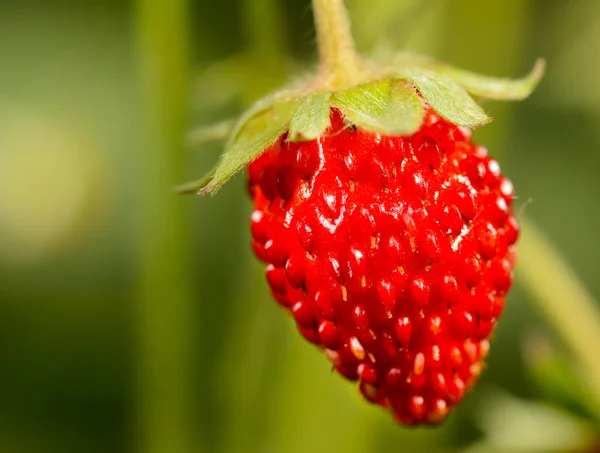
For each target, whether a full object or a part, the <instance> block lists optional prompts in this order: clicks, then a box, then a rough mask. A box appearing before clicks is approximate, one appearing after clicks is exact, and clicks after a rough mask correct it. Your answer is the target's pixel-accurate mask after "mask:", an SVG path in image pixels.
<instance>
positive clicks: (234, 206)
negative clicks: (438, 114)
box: [0, 0, 600, 453]
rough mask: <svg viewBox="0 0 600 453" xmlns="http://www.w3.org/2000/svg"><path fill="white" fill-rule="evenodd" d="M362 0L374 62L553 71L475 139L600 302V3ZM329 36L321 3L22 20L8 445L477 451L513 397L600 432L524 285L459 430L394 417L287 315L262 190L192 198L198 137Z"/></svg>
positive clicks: (108, 2) (6, 310) (141, 7)
mask: <svg viewBox="0 0 600 453" xmlns="http://www.w3.org/2000/svg"><path fill="white" fill-rule="evenodd" d="M347 4H348V6H349V8H350V13H351V17H352V19H353V22H354V32H355V36H356V38H357V43H358V46H359V49H360V50H361V51H363V52H371V51H375V52H377V53H379V54H382V55H386V54H388V53H389V52H390V51H391V50H392V49H406V50H411V51H417V52H425V53H428V54H430V55H433V56H435V57H438V58H440V59H443V60H446V61H448V62H450V63H452V64H455V65H457V66H460V67H464V68H468V69H471V70H475V71H478V72H483V73H486V74H490V75H497V76H517V75H522V74H525V73H526V72H527V71H528V70H529V69H530V67H531V66H532V64H533V61H534V60H535V58H536V57H538V56H543V57H545V58H546V59H547V62H548V70H547V75H546V77H545V79H544V80H543V81H542V84H541V85H540V87H539V89H538V90H537V91H536V92H535V93H534V94H533V95H532V97H531V98H530V99H529V100H527V101H526V102H524V103H522V104H510V105H508V104H501V103H498V102H486V103H485V104H484V107H485V109H486V110H487V111H489V112H490V113H491V114H492V116H494V117H495V121H494V123H492V124H491V125H489V126H487V127H486V128H485V129H484V130H480V131H477V132H476V133H475V139H476V140H477V141H479V142H482V143H485V144H486V146H487V147H488V149H489V150H490V153H491V154H493V155H494V156H496V157H497V158H498V160H499V161H500V163H501V165H502V168H503V171H504V172H505V173H506V174H508V175H509V176H510V177H511V179H512V180H513V182H514V184H515V187H516V191H517V195H518V197H519V199H518V200H517V202H516V209H517V210H518V212H519V213H522V212H525V213H526V214H527V215H528V216H529V218H530V219H532V220H534V221H536V223H537V225H538V226H539V227H540V228H541V229H542V230H543V231H544V232H545V233H546V234H547V236H548V237H549V238H550V239H551V240H552V242H553V243H554V244H555V246H556V247H557V248H558V249H559V250H560V252H561V253H562V255H563V256H564V257H565V259H566V260H567V262H569V263H570V265H571V266H572V267H573V269H574V270H575V271H576V272H577V274H578V275H579V276H580V277H581V279H582V280H583V281H584V282H585V284H586V285H587V287H588V289H589V290H590V291H591V293H592V294H594V295H598V294H600V279H598V278H597V272H598V269H599V268H600V241H599V240H598V222H599V221H600V205H599V204H598V195H600V178H599V176H600V170H599V165H600V153H599V152H598V151H599V147H600V128H599V127H598V124H599V121H600V85H598V82H597V81H598V80H600V62H599V60H598V58H597V55H598V54H600V2H595V1H592V0H578V1H575V0H572V1H567V0H505V1H501V2H500V1H498V2H481V1H478V0H428V1H426V0H421V1H419V0H396V1H390V0H377V1H369V0H352V1H348V2H347ZM314 44H315V35H314V31H313V28H312V13H311V9H310V6H309V2H308V0H279V1H277V0H220V1H218V2H212V1H211V2H209V1H206V0H201V1H196V2H190V3H189V4H186V3H185V2H184V1H183V0H177V1H175V0H171V1H169V0H163V1H162V2H161V1H152V0H139V1H138V2H137V3H136V2H134V3H129V2H121V1H116V0H104V1H87V2H68V1H66V0H63V1H53V2H47V1H43V0H37V1H36V0H23V1H19V2H17V1H12V2H10V1H9V2H3V3H2V4H1V5H0V451H1V452H7V453H34V452H35V453H37V452H40V453H42V452H43V453H51V452H57V453H58V452H60V453H66V452H83V451H85V452H90V453H92V452H115V453H118V452H129V451H140V452H157V453H158V452H165V453H171V452H172V453H184V452H185V453H187V452H190V453H191V452H227V453H229V452H234V453H235V452H273V453H280V452H286V453H287V452H311V453H313V452H314V453H318V452H344V453H358V452H413V451H423V452H429V451H440V450H441V451H460V450H461V449H463V448H466V447H468V446H472V445H473V444H478V445H482V444H481V442H488V440H489V438H493V436H494V433H490V432H489V430H488V429H487V428H489V424H490V423H489V420H488V421H486V420H487V419H486V417H485V413H489V412H490V410H491V409H490V410H488V408H489V407H492V406H488V405H487V402H488V401H495V400H497V399H498V398H500V399H502V398H505V399H506V398H509V399H511V401H513V402H514V403H515V404H517V405H519V404H528V402H530V401H532V400H536V401H544V400H545V401H546V403H548V407H551V406H553V407H559V408H560V410H561V411H568V412H569V414H570V415H568V416H567V417H569V419H570V420H571V419H572V418H573V417H578V418H577V420H578V423H579V420H581V423H582V424H584V425H585V424H587V423H588V422H589V421H590V420H591V418H590V417H589V416H588V415H587V412H586V408H585V407H583V406H585V404H583V403H581V399H582V398H581V397H580V396H579V395H580V394H579V393H578V392H579V390H578V389H574V388H573V387H574V386H575V387H577V384H567V385H566V387H567V390H568V389H571V390H573V392H574V393H577V395H576V396H575V397H572V396H571V397H569V395H566V396H565V395H564V393H565V392H562V393H561V391H557V390H556V389H557V388H559V387H560V386H558V385H554V384H552V383H551V384H549V385H547V386H546V387H548V388H545V386H544V385H543V384H541V383H540V378H539V376H537V377H536V369H535V368H536V367H535V366H530V365H531V363H532V361H533V362H535V363H537V362H536V360H535V359H536V357H537V358H539V357H540V356H541V357H542V358H543V357H545V356H544V354H545V353H547V349H548V348H551V346H549V345H551V344H557V343H555V342H554V341H553V335H552V329H551V328H550V327H549V326H548V325H547V324H546V323H545V321H544V319H543V318H542V317H541V316H540V315H539V314H538V312H537V311H536V308H535V304H534V303H533V302H534V301H533V300H532V299H531V298H530V297H529V296H528V295H527V293H526V292H525V291H524V290H523V282H522V281H521V280H520V274H519V273H518V272H517V280H516V282H517V283H516V287H515V289H514V290H513V292H512V294H511V296H510V297H509V301H508V304H507V308H506V312H505V315H504V317H503V318H502V320H501V322H500V324H499V327H498V329H497V331H496V335H495V339H494V341H493V344H492V349H491V353H490V357H489V367H488V369H487V370H486V371H485V373H484V374H483V376H482V379H481V381H480V384H479V385H478V386H476V387H475V389H474V390H473V391H472V392H471V393H470V395H469V396H468V397H467V398H466V400H465V401H464V403H462V405H461V406H460V407H459V408H458V409H457V410H456V411H455V413H454V414H453V415H452V416H451V418H450V419H449V421H448V422H447V423H446V424H445V425H443V426H442V427H439V428H434V429H431V428H427V429H416V430H415V429H405V428H403V427H400V426H398V425H396V424H394V423H393V422H392V420H391V417H390V416H389V414H387V413H385V412H383V411H381V410H380V409H378V408H376V407H373V406H369V405H368V404H367V403H366V402H364V401H363V399H362V398H361V397H360V395H359V393H358V391H357V389H356V388H355V387H354V386H353V385H351V384H349V383H346V382H345V381H343V380H342V379H340V378H339V377H338V376H336V375H334V374H332V373H330V372H329V365H328V362H327V361H326V359H325V358H324V357H323V354H322V353H320V352H319V351H317V350H315V349H314V348H313V347H312V346H310V345H308V344H306V343H305V342H304V341H303V340H301V339H300V336H299V335H298V334H297V333H296V330H295V328H294V325H293V322H292V320H291V319H289V318H288V317H287V316H285V314H284V313H283V312H282V311H281V310H280V309H279V308H278V307H277V306H276V304H275V303H273V301H272V300H271V298H270V295H269V293H268V289H267V285H266V283H265V281H264V278H263V270H262V267H261V265H260V264H259V263H257V262H256V260H255V259H254V258H253V256H252V255H251V251H250V247H249V232H248V228H247V226H248V215H249V213H250V209H251V207H250V203H249V200H248V198H247V195H246V193H245V185H244V177H243V176H239V177H237V178H235V179H234V180H232V181H231V182H230V183H229V184H227V185H226V186H225V187H224V188H223V189H222V190H221V191H220V193H219V194H218V196H217V197H214V198H206V199H197V198H194V197H189V198H178V197H176V196H175V195H173V194H172V192H171V190H170V188H171V187H172V186H173V185H175V184H177V183H181V182H184V181H186V180H189V179H194V178H197V177H199V176H201V174H202V173H203V172H204V171H205V170H207V169H208V168H209V166H210V165H211V164H212V163H213V162H214V161H215V160H216V159H217V157H218V155H219V152H220V149H219V146H217V145H214V146H209V147H206V148H204V149H202V150H195V151H190V150H185V149H184V147H183V142H184V134H185V131H187V130H191V129H192V128H193V127H194V126H196V125H200V124H210V123H213V122H217V121H220V120H223V119H226V118H228V117H230V116H232V115H235V114H237V113H239V112H240V110H241V109H242V108H243V107H244V106H245V105H247V104H248V103H249V102H250V101H251V100H253V99H255V98H256V97H257V96H259V95H261V94H263V93H264V92H265V91H267V90H269V89H272V88H274V87H276V86H277V85H278V84H279V83H280V82H282V81H285V80H286V78H287V77H288V76H294V75H297V74H299V73H301V72H303V71H305V70H306V68H307V67H310V65H311V64H313V63H314V61H315V51H314V47H315V46H314ZM569 304H570V300H564V305H565V306H568V305H569ZM549 342H550V343H549ZM558 349H559V350H560V349H561V348H560V345H559V346H558ZM552 351H554V349H552ZM598 355H599V357H600V353H599V354H598ZM599 360H600V359H599ZM532 368H533V369H532ZM567 368H568V367H567ZM550 374H552V373H550ZM558 374H560V372H559V373H558ZM552 375H553V376H554V374H552ZM551 380H552V379H550V381H551ZM541 381H544V378H542V379H541ZM567 393H568V391H567ZM498 395H503V396H500V397H499V396H498ZM508 395H512V396H508ZM494 398H495V399H494ZM512 398H519V399H518V400H517V399H514V400H512ZM546 403H544V404H546ZM490 404H491V403H490ZM494 407H495V406H494ZM511 407H512V406H511ZM544 407H546V405H545V406H544ZM521 409H523V408H521ZM523 410H525V414H527V413H529V414H530V415H531V414H532V412H528V410H527V409H523ZM511 411H512V412H511ZM511 411H509V412H507V413H505V414H504V419H510V418H513V419H515V420H519V417H520V416H522V414H521V412H519V409H514V411H513V410H512V409H511ZM488 415H489V414H488ZM500 418H501V419H502V416H501V417H500ZM565 423H566V422H565ZM589 423H591V422H589ZM492 424H494V423H492ZM525 424H526V421H523V425H522V426H529V425H525ZM496 425H497V423H496ZM558 425H561V426H563V427H564V424H563V423H562V422H558ZM594 426H595V427H596V428H594ZM597 427H598V424H597V423H596V424H595V425H593V424H592V425H591V427H587V425H586V429H587V431H586V430H584V431H582V433H581V435H579V434H577V435H574V439H575V440H576V441H581V442H582V443H585V444H586V445H587V444H588V443H589V442H588V441H587V440H586V439H587V438H586V439H584V437H585V436H587V435H590V436H591V437H592V438H593V437H594V434H593V433H598V428H597ZM546 429H547V430H548V431H546V432H545V435H546V437H552V435H553V434H552V433H553V431H552V428H546ZM557 429H558V428H557ZM492 431H493V430H492ZM526 431H527V432H526V433H525V434H522V435H523V436H524V437H528V436H529V437H530V438H535V433H532V432H533V431H535V429H534V428H531V429H527V430H526ZM557 432H558V431H557ZM589 433H592V434H589ZM498 435H500V434H498ZM511 436H512V435H511ZM515 436H516V434H515ZM517 437H518V436H517ZM542 437H543V436H542ZM572 437H573V436H572ZM597 438H598V439H600V435H598V436H597ZM584 440H585V442H584ZM531 442H532V443H531V445H530V447H528V448H529V449H525V450H523V451H537V450H535V448H538V447H539V445H537V444H536V442H535V441H534V440H533V441H531ZM590 442H591V443H593V440H592V441H590ZM482 448H484V450H481V451H493V450H485V447H482ZM490 448H491V447H490ZM511 448H512V447H511ZM515 448H516V447H515ZM572 448H573V450H572V451H583V450H575V448H582V449H583V447H579V446H578V447H572ZM586 448H587V447H586ZM478 451H479V450H478ZM502 451H517V450H511V449H510V448H509V449H508V450H502Z"/></svg>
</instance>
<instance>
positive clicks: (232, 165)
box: [198, 98, 298, 195]
mask: <svg viewBox="0 0 600 453" xmlns="http://www.w3.org/2000/svg"><path fill="white" fill-rule="evenodd" d="M277 99H278V98H275V99H274V100H273V99H272V98H269V99H267V100H265V101H263V102H261V101H259V103H258V104H256V105H255V106H254V107H253V108H251V109H250V110H249V111H247V112H246V113H245V114H244V115H243V116H242V119H241V120H240V122H239V123H238V126H237V127H236V130H235V131H234V133H233V135H232V137H231V140H230V142H229V144H228V145H227V148H226V149H225V153H223V156H222V157H221V160H220V162H219V164H218V165H217V167H216V169H215V173H214V176H213V177H212V179H210V182H209V183H208V184H207V185H206V186H205V187H203V188H201V189H200V191H199V192H198V195H206V194H207V193H214V192H216V191H217V190H219V188H221V186H222V185H223V184H225V182H227V181H228V180H229V178H231V177H232V176H233V175H234V174H236V173H237V172H238V171H240V170H241V169H242V168H244V167H245V166H246V165H248V164H249V163H250V162H251V161H252V160H254V159H255V158H256V157H258V156H259V155H260V154H261V153H262V152H263V151H264V150H265V149H266V148H268V147H269V146H270V145H272V144H273V143H274V142H275V141H276V140H277V139H278V138H279V137H280V136H281V135H282V134H284V133H285V132H286V130H287V128H288V123H289V121H290V118H291V117H292V114H293V112H294V110H295V109H296V107H297V105H298V101H296V100H287V101H285V100H277ZM257 110H258V113H255V112H256V111H257Z"/></svg>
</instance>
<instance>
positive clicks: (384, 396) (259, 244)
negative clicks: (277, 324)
mask: <svg viewBox="0 0 600 453" xmlns="http://www.w3.org/2000/svg"><path fill="white" fill-rule="evenodd" d="M331 120H332V125H331V128H330V129H329V130H328V131H327V133H326V134H325V135H324V136H322V137H321V138H319V139H317V140H313V141H310V142H300V143H292V142H289V141H286V136H283V137H281V139H280V140H279V141H278V142H277V143H275V144H274V145H273V146H271V147H270V148H269V149H268V150H267V151H266V152H265V153H264V154H262V155H261V156H260V157H259V158H258V159H257V160H255V161H254V162H252V163H251V164H250V166H249V168H248V170H249V191H250V194H251V196H252V198H253V201H254V207H255V211H254V213H253V214H252V219H251V230H252V236H253V242H252V244H253V248H254V251H255V253H256V255H257V256H258V257H259V258H260V259H261V260H263V261H265V262H266V263H268V266H267V280H268V282H269V285H270V287H271V291H272V294H273V296H274V297H275V299H276V300H277V301H278V302H279V303H280V304H281V305H282V306H283V307H285V308H286V309H287V310H288V311H289V312H290V313H291V314H292V315H293V316H294V318H295V320H296V322H297V324H298V327H299V330H300V332H301V334H302V335H303V336H304V337H305V338H306V339H307V340H309V341H310V342H312V343H314V344H316V345H319V346H320V347H322V348H324V349H325V350H326V353H327V356H328V358H329V359H330V360H331V361H332V362H333V365H334V367H335V369H336V370H337V371H338V372H339V373H340V374H341V375H343V376H345V377H346V378H347V379H350V380H359V381H360V390H361V392H362V394H363V395H364V396H365V397H366V398H367V399H368V400H369V401H372V402H374V403H377V404H380V405H381V406H383V407H385V408H389V409H391V410H392V412H393V414H394V416H395V418H396V419H397V420H398V421H400V422H402V423H404V424H408V425H415V424H419V423H438V422H440V421H442V420H444V419H445V418H446V416H447V415H448V413H449V412H450V410H451V409H452V407H453V406H455V405H456V404H457V403H458V402H460V400H461V399H462V397H463V396H464V394H465V391H467V389H468V388H469V387H471V385H472V384H473V383H474V382H475V380H476V379H477V377H478V375H479V373H480V371H481V370H482V368H483V360H484V358H485V356H486V354H487V352H488V349H489V342H488V339H489V337H490V335H491V333H492V330H493V328H494V326H495V323H496V320H497V318H498V317H499V316H500V314H501V313H502V309H503V307H504V298H505V295H506V293H507V291H508V290H509V288H510V286H511V284H512V280H513V266H514V255H515V253H514V252H515V246H514V244H515V242H516V240H517V236H518V225H517V223H516V221H515V219H514V217H513V215H512V210H511V204H512V201H513V189H512V184H511V183H510V181H509V180H508V179H506V178H505V177H503V176H502V175H501V174H500V168H499V166H498V164H497V162H496V161H494V160H493V159H491V158H490V157H488V156H487V151H486V150H485V148H482V147H479V146H477V145H474V144H473V143H471V139H470V132H469V131H468V130H465V129H462V128H459V127H457V126H455V125H453V124H451V123H448V122H447V121H445V120H443V119H441V118H440V117H439V116H437V115H436V114H435V113H434V112H432V111H430V110H428V111H427V113H426V115H425V119H424V123H423V125H422V127H421V129H420V130H419V131H418V132H417V133H416V134H414V135H413V136H410V137H398V136H386V135H382V134H373V133H368V132H365V131H362V130H356V128H354V127H352V126H348V125H347V124H346V125H345V124H344V121H343V119H342V118H341V116H340V114H339V112H338V111H336V110H332V114H331Z"/></svg>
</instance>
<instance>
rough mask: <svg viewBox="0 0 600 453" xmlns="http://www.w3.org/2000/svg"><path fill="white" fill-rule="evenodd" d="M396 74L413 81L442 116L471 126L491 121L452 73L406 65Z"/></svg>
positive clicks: (458, 123) (462, 124)
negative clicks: (450, 74)
mask: <svg viewBox="0 0 600 453" xmlns="http://www.w3.org/2000/svg"><path fill="white" fill-rule="evenodd" d="M395 76H396V77H398V78H400V79H405V80H408V81H410V82H412V83H413V84H414V85H415V86H416V87H417V89H418V90H419V92H420V93H421V96H423V98H424V99H425V100H426V101H427V103H428V104H429V105H430V106H431V108H432V109H433V110H435V111H436V112H437V113H438V114H439V115H440V116H441V117H443V118H445V119H446V120H448V121H450V122H451V123H454V124H457V125H458V126H464V127H469V128H476V127H479V126H483V125H485V124H487V123H489V122H491V121H492V119H491V118H490V117H489V116H488V115H487V114H486V113H485V111H484V110H483V109H482V108H481V107H480V106H479V105H478V104H477V103H476V102H475V101H474V100H473V98H472V97H471V96H469V94H468V93H467V92H466V91H465V89H464V88H463V87H461V86H460V85H459V84H458V83H457V82H455V81H454V79H452V78H451V77H450V76H448V75H446V74H442V73H439V72H436V71H434V70H431V69H427V68H421V67H404V68H400V69H398V70H397V71H395Z"/></svg>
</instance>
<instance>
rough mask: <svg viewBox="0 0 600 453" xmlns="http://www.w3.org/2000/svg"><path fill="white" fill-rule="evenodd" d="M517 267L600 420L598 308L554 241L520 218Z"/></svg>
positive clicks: (599, 326)
mask: <svg viewBox="0 0 600 453" xmlns="http://www.w3.org/2000/svg"><path fill="white" fill-rule="evenodd" d="M520 223H521V227H522V228H521V229H522V233H521V238H520V240H519V258H518V259H519V262H518V269H519V272H520V273H521V275H522V277H521V281H522V283H523V285H524V286H525V287H526V288H527V289H528V290H529V292H530V293H531V294H532V296H533V299H534V300H535V301H536V304H537V308H538V309H539V310H540V312H541V313H542V315H544V316H545V317H546V319H547V321H548V323H549V324H550V326H551V327H552V329H553V331H554V332H555V333H556V334H557V335H558V336H559V337H560V339H561V340H562V341H563V343H564V344H565V345H566V346H567V347H568V348H569V349H570V351H571V352H572V353H573V354H574V356H575V361H576V362H578V365H580V367H581V369H580V370H576V371H579V373H578V375H579V376H580V378H581V379H582V381H583V383H584V384H585V385H586V386H587V387H588V388H589V389H590V390H591V391H592V394H593V395H594V396H595V401H594V404H593V406H594V408H595V414H596V417H597V419H598V420H600V352H599V351H600V312H599V311H598V303H597V301H596V300H594V298H593V297H592V295H591V294H590V293H589V291H588V290H587V289H586V288H585V285H584V284H583V283H582V282H581V280H580V279H579V278H578V277H577V275H576V274H575V272H574V271H573V269H572V268H571V267H570V265H569V264H568V263H567V262H566V261H565V260H564V258H563V257H562V256H561V255H560V253H559V252H558V250H556V248H555V247H554V245H553V244H552V243H551V242H550V241H549V240H548V239H546V238H545V237H544V235H543V234H542V232H541V231H540V230H539V229H538V228H537V226H536V225H535V224H534V223H532V222H531V221H530V220H528V219H527V218H526V217H521V218H520Z"/></svg>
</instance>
